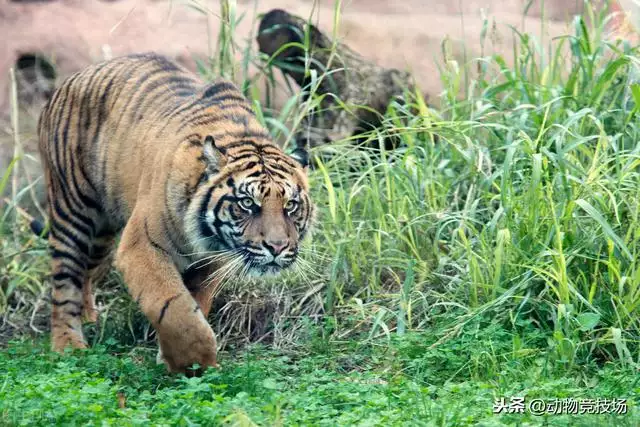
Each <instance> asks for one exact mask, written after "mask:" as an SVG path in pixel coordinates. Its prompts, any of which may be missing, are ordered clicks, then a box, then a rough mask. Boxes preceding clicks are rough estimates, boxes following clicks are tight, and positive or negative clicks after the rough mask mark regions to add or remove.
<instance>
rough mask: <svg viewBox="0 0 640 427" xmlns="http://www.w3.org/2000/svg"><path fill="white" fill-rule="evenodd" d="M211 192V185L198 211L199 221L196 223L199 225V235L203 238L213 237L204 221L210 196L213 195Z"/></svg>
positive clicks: (212, 188)
mask: <svg viewBox="0 0 640 427" xmlns="http://www.w3.org/2000/svg"><path fill="white" fill-rule="evenodd" d="M213 190H214V187H213V185H212V186H211V187H209V189H208V190H207V194H206V195H205V196H204V197H203V198H202V203H201V204H200V209H199V211H198V218H199V219H200V220H199V221H198V222H199V225H200V234H201V235H202V237H205V238H209V237H213V236H214V233H213V230H212V229H211V227H209V224H207V221H206V213H207V209H208V207H209V203H210V202H211V195H212V194H213Z"/></svg>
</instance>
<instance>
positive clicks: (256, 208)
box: [190, 137, 314, 276]
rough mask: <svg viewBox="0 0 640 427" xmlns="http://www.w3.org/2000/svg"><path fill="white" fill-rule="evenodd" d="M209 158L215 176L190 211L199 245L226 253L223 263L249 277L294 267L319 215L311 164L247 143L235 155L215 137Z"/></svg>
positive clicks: (209, 143) (208, 150)
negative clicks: (309, 171) (311, 184)
mask: <svg viewBox="0 0 640 427" xmlns="http://www.w3.org/2000/svg"><path fill="white" fill-rule="evenodd" d="M247 147H250V149H247ZM203 154H204V156H203V157H204V161H205V162H207V165H208V166H209V170H210V176H209V177H208V179H207V181H206V184H205V185H203V186H202V188H201V189H200V190H199V191H198V194H197V196H196V198H195V201H194V203H192V208H191V209H190V212H191V215H192V216H193V220H192V221H191V222H192V227H191V228H192V233H191V235H192V236H193V239H194V242H196V244H195V245H194V246H195V247H196V248H197V249H198V250H200V251H201V252H203V253H210V252H220V253H221V259H222V260H223V262H225V261H226V263H227V264H231V263H236V265H237V266H238V269H239V270H240V271H243V272H244V273H245V274H247V275H252V276H258V275H260V276H264V275H274V274H277V273H279V272H281V271H282V270H284V269H286V268H288V267H290V266H292V265H293V264H294V263H295V261H296V259H297V257H298V253H299V245H300V243H301V241H302V240H303V238H304V237H305V235H307V233H308V231H309V227H310V224H311V222H312V219H313V213H314V207H313V204H312V202H311V199H310V197H309V193H308V184H307V179H306V170H305V169H306V165H304V163H305V159H301V158H300V157H290V156H287V155H286V154H284V153H283V152H282V150H280V148H278V147H276V146H275V145H273V144H265V145H259V144H255V145H253V144H247V143H245V145H244V146H243V149H242V150H241V151H240V152H236V153H233V152H231V151H230V150H225V149H221V148H220V147H216V146H215V142H214V141H213V138H211V137H207V138H206V139H205V143H204V146H203Z"/></svg>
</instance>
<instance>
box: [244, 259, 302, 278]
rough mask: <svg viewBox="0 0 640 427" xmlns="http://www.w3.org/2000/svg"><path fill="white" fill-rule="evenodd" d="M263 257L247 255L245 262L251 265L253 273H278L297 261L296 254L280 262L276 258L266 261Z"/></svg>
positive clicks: (250, 268)
mask: <svg viewBox="0 0 640 427" xmlns="http://www.w3.org/2000/svg"><path fill="white" fill-rule="evenodd" d="M261 258H262V257H256V256H249V257H245V264H247V265H248V266H249V270H250V271H252V272H253V273H258V274H277V273H280V272H281V271H283V270H286V269H288V268H289V267H291V266H292V265H293V263H294V262H295V256H293V257H289V258H287V259H286V260H282V261H280V262H277V261H276V260H272V261H269V262H264V260H262V259H261Z"/></svg>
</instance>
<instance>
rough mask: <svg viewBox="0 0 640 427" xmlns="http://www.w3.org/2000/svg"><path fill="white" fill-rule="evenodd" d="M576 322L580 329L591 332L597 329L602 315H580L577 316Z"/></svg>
mask: <svg viewBox="0 0 640 427" xmlns="http://www.w3.org/2000/svg"><path fill="white" fill-rule="evenodd" d="M576 320H577V321H578V323H579V324H580V329H581V330H583V331H590V330H592V329H593V328H595V327H596V325H597V324H598V322H599V321H600V315H599V314H597V313H580V314H578V315H577V316H576Z"/></svg>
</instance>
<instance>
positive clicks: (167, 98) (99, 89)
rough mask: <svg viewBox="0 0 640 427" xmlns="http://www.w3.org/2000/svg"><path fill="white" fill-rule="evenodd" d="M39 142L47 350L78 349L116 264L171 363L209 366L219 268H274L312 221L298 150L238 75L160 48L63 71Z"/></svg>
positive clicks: (285, 261)
mask: <svg viewBox="0 0 640 427" xmlns="http://www.w3.org/2000/svg"><path fill="white" fill-rule="evenodd" d="M38 146H39V152H40V157H41V161H42V165H43V172H44V181H45V186H46V198H47V202H46V203H47V211H48V215H49V227H48V228H49V235H48V247H49V250H50V254H51V276H50V281H51V301H52V312H51V347H52V350H53V351H57V352H62V351H63V350H64V349H65V348H67V347H71V348H74V349H82V348H86V347H87V343H86V340H85V338H84V336H83V332H82V323H83V321H95V319H96V317H97V312H96V308H95V304H94V296H93V287H94V285H95V284H97V283H98V282H99V281H100V280H102V279H103V278H104V276H105V274H106V273H107V272H108V271H109V270H110V267H111V266H112V265H113V266H115V268H116V269H117V270H118V271H119V272H120V273H121V274H122V277H123V279H124V282H125V284H126V287H127V290H128V292H129V294H130V295H131V297H132V299H134V300H135V301H136V303H137V304H138V306H139V308H140V309H141V311H142V312H143V313H144V315H145V316H146V318H147V319H148V320H149V322H150V323H151V325H152V326H153V328H154V329H155V331H156V332H157V337H158V343H159V358H160V360H161V361H162V362H163V363H164V364H165V365H166V367H167V369H168V371H169V372H177V373H179V372H182V373H189V372H194V371H193V370H192V369H191V367H192V366H193V365H194V364H197V365H199V367H200V368H199V371H196V374H197V373H198V372H202V371H203V370H204V369H206V368H208V367H216V366H218V363H217V357H216V351H217V348H216V346H217V345H216V338H215V334H214V332H213V330H212V328H211V327H210V325H209V324H208V322H207V316H208V314H209V311H210V309H211V304H212V299H213V296H214V292H215V290H216V288H217V285H218V284H219V281H220V276H222V275H224V276H225V277H227V275H228V274H235V275H236V276H238V277H245V276H268V275H277V274H278V273H280V272H281V271H283V270H285V269H287V268H290V267H291V266H292V265H294V263H295V262H296V260H297V259H298V256H299V250H300V244H301V243H302V241H303V239H304V238H305V236H306V235H308V234H309V231H310V230H311V224H312V223H313V219H314V212H315V207H314V204H313V202H312V200H311V196H310V189H309V182H308V178H307V174H308V163H309V162H308V160H309V154H308V152H307V151H306V150H304V149H300V148H297V149H295V150H294V151H293V152H291V153H290V154H287V153H285V151H284V150H283V149H282V148H281V147H280V146H279V145H277V144H276V143H275V142H274V141H273V139H272V137H271V136H270V134H269V131H268V129H266V128H265V127H264V126H263V125H262V124H261V122H260V121H259V120H258V118H257V116H256V114H255V113H254V111H253V109H252V105H251V103H250V102H249V101H248V100H247V99H246V98H245V97H244V96H243V95H242V93H241V92H240V91H239V89H238V88H237V87H236V86H235V85H234V83H232V82H231V81H229V80H226V79H224V78H218V79H215V80H214V81H212V82H210V83H206V82H204V81H202V80H200V79H199V78H198V77H197V76H196V75H195V74H193V73H191V72H190V71H188V70H187V69H186V68H184V67H183V66H182V65H180V64H178V63H177V62H175V61H173V60H171V59H169V58H167V57H165V56H161V55H158V54H155V53H142V54H133V55H127V56H122V57H117V58H114V59H110V60H106V61H103V62H100V63H97V64H94V65H91V66H88V67H87V68H85V69H83V70H81V71H79V72H77V73H75V74H74V75H72V76H70V77H69V78H67V79H66V80H65V81H64V82H63V83H62V84H61V85H60V86H59V87H58V88H57V89H56V90H55V92H54V93H53V95H52V97H51V98H50V99H49V101H48V102H47V103H46V104H45V105H44V107H43V109H42V112H41V114H40V117H39V120H38ZM118 236H119V242H117V244H116V240H117V238H118Z"/></svg>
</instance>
